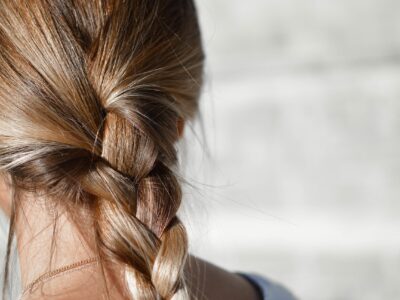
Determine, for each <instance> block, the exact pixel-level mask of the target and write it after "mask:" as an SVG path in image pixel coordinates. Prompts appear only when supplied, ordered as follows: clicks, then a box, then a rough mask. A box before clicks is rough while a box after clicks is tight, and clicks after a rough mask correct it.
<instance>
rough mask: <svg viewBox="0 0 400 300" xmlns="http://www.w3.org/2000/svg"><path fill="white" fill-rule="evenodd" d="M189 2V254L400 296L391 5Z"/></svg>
mask: <svg viewBox="0 0 400 300" xmlns="http://www.w3.org/2000/svg"><path fill="white" fill-rule="evenodd" d="M196 3H197V7H198V11H199V17H200V21H201V26H202V31H203V42H204V46H205V50H206V53H207V67H206V82H205V86H204V90H203V96H202V100H201V101H202V118H203V123H202V124H203V125H204V129H205V135H206V142H204V141H202V139H201V130H200V129H201V127H200V125H201V124H200V123H198V124H196V125H195V128H193V129H194V131H192V130H191V129H190V128H187V130H186V132H185V134H186V138H187V139H186V141H185V142H182V144H181V145H180V147H181V148H180V149H181V154H182V164H183V165H184V170H185V175H186V178H187V180H188V184H186V185H185V194H184V200H185V201H184V205H183V207H182V211H181V214H182V218H183V219H184V222H185V224H186V226H187V228H188V230H189V234H190V239H191V240H190V241H191V251H192V253H194V254H196V255H199V256H200V257H202V258H205V259H208V260H210V261H211V262H213V263H216V264H218V265H220V266H223V267H225V268H227V269H229V270H231V271H246V272H256V273H260V274H263V275H265V276H267V277H269V278H270V279H272V280H276V281H279V282H280V283H282V284H284V285H285V286H286V287H288V288H289V289H290V290H292V291H293V293H294V294H295V295H297V296H298V297H299V299H310V300H347V299H348V300H350V299H351V300H354V299H362V300H378V299H379V300H380V299H400V284H399V283H400V251H399V249H400V224H399V223H400V220H399V217H400V202H399V201H398V199H397V198H398V197H399V196H400V185H399V180H400V159H399V158H398V157H399V156H398V153H399V152H400V142H399V135H400V118H399V113H400V102H399V97H400V18H399V14H398V12H399V11H400V2H399V1H395V0H335V1H326V0H319V1H315V0H314V1H312V0H247V1H239V0H197V1H196ZM205 144H207V145H205ZM205 146H208V148H209V155H206V153H205V151H204V149H205V148H204V147H205ZM0 225H1V226H2V227H3V231H2V232H1V236H0V239H1V243H0V246H1V247H0V248H1V249H0V254H1V255H3V252H4V245H5V241H6V240H5V235H4V234H5V228H6V227H5V226H6V225H7V224H6V220H5V219H4V218H3V217H2V218H1V221H0ZM15 274H16V275H15V277H14V278H15V280H17V281H18V270H17V271H16V273H15ZM15 286H17V285H15Z"/></svg>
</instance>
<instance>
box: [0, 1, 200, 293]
mask: <svg viewBox="0 0 400 300" xmlns="http://www.w3.org/2000/svg"><path fill="white" fill-rule="evenodd" d="M0 6H1V9H0V111H1V112H2V113H1V114H0V171H4V172H7V173H9V174H10V175H11V181H12V183H13V185H14V187H15V191H16V194H17V195H18V192H27V193H33V194H35V195H36V194H41V195H42V192H43V195H45V196H46V199H48V203H50V204H56V205H60V206H62V207H63V208H66V209H67V212H69V213H70V214H71V215H72V216H73V215H74V214H75V215H77V216H78V217H79V216H81V215H80V213H79V212H80V211H81V210H82V208H85V209H86V208H89V212H90V213H89V216H93V226H94V232H95V236H96V247H97V251H98V252H99V254H100V256H101V257H102V258H103V259H105V260H107V261H111V262H115V263H118V264H121V265H122V266H123V267H124V269H125V271H126V280H127V281H128V282H129V283H130V285H131V286H132V289H131V294H132V297H133V298H134V299H140V300H142V299H143V300H147V299H148V300H150V299H151V300H153V299H162V300H164V299H165V300H168V299H188V298H189V294H188V291H187V288H186V285H185V278H184V272H183V269H184V266H185V263H186V260H187V256H188V237H187V233H186V230H185V227H184V225H183V224H182V222H181V221H180V219H179V217H178V216H177V211H178V209H179V207H180V205H181V200H182V191H181V186H180V183H179V180H178V177H177V171H176V170H175V168H176V165H177V160H178V159H177V150H176V148H175V147H176V141H177V139H178V137H179V136H178V132H177V128H176V125H177V121H178V120H182V119H183V120H185V121H190V120H192V119H194V117H195V116H196V113H197V111H198V99H199V96H200V88H201V86H202V76H203V74H202V72H203V61H204V59H205V56H204V53H203V49H202V45H201V36H200V30H199V26H198V21H197V12H196V8H195V6H194V3H193V1H192V0H152V1H148V0H145V1H143V0H94V1H68V0H54V1H44V0H29V1H27V0H17V1H3V2H2V3H1V4H0ZM21 194H22V193H21ZM17 204H18V203H17ZM15 207H16V210H15V215H14V214H13V215H12V216H11V221H12V220H13V219H14V218H15V217H16V215H17V214H18V211H19V209H17V208H18V207H19V206H18V205H16V206H15ZM85 216H86V215H85ZM11 224H14V223H13V222H11ZM78 225H79V224H78ZM10 232H13V231H12V228H11V229H10ZM10 240H11V239H10V238H9V243H8V246H7V247H8V250H9V249H10V247H11V245H10ZM5 268H6V270H7V268H8V261H6V267H5ZM103 271H104V270H103ZM5 274H6V277H5V279H4V281H6V280H7V274H8V273H7V272H6V273H5ZM4 294H5V291H4V290H3V296H4Z"/></svg>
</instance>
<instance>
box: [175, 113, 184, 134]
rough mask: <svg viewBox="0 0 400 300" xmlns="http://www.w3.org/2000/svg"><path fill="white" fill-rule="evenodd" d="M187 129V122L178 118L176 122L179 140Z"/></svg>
mask: <svg viewBox="0 0 400 300" xmlns="http://www.w3.org/2000/svg"><path fill="white" fill-rule="evenodd" d="M184 127H185V120H184V119H183V118H181V117H178V120H177V122H176V129H177V131H178V138H181V137H182V136H183V129H184Z"/></svg>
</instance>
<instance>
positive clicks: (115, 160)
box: [82, 109, 187, 299]
mask: <svg viewBox="0 0 400 300" xmlns="http://www.w3.org/2000/svg"><path fill="white" fill-rule="evenodd" d="M166 111H167V110H166V109H165V110H164V113H163V114H164V116H161V115H159V119H162V118H163V117H164V121H165V122H166V121H168V119H170V120H173V119H171V116H168V114H166V113H165V112H166ZM142 114H143V115H145V113H144V112H142ZM103 126H104V136H103V143H102V153H101V158H100V159H98V160H97V161H96V162H95V165H94V167H93V169H92V170H91V171H90V172H89V174H88V175H87V176H85V177H84V179H83V180H82V186H83V189H84V190H85V191H88V192H89V193H91V194H93V195H95V196H96V197H97V198H98V201H97V204H96V205H97V207H96V212H97V216H96V218H95V222H96V225H95V226H96V227H95V229H96V230H97V233H98V239H99V242H100V244H101V247H100V249H101V250H102V251H103V253H102V254H103V255H104V256H106V257H108V258H109V259H110V260H114V261H119V262H123V263H124V264H125V265H126V266H127V267H128V272H130V273H131V275H133V276H134V278H135V284H136V288H135V291H136V294H135V298H137V299H156V298H157V297H156V296H158V295H159V296H161V298H162V299H171V298H172V297H173V295H174V294H175V293H176V292H177V291H178V289H179V288H181V287H182V284H183V282H182V280H183V278H182V276H183V266H184V264H185V261H186V257H187V237H186V231H185V228H184V226H183V225H182V223H181V221H180V220H179V218H178V217H177V216H176V212H177V210H178V208H179V206H180V202H181V190H180V186H179V183H178V181H177V179H176V177H175V175H174V173H173V171H172V170H171V169H170V168H169V167H168V165H167V163H172V162H173V161H161V160H160V157H167V156H162V155H161V154H160V153H159V151H157V149H158V147H157V145H156V144H155V143H154V142H153V141H152V139H151V138H150V137H149V135H146V134H144V133H143V132H142V131H140V130H138V129H137V128H136V127H134V126H132V123H131V122H129V121H128V120H126V119H124V118H123V117H119V116H118V115H116V114H115V113H107V115H106V117H105V122H104V125H103ZM167 128H168V127H167ZM169 128H173V127H169ZM127 137H133V138H132V140H133V143H132V144H131V145H130V146H131V149H129V151H127V149H126V146H125V144H126V140H127ZM132 140H130V141H132ZM124 147H125V148H124ZM171 147H173V145H171ZM123 148H124V150H125V151H120V149H123ZM171 153H175V152H174V150H172V149H171V150H170V151H169V154H171ZM172 158H173V159H176V156H172V157H170V158H169V159H170V160H171V159H172ZM130 162H131V163H130ZM132 162H134V163H132ZM121 183H122V184H121Z"/></svg>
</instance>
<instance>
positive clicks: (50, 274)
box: [21, 256, 100, 296]
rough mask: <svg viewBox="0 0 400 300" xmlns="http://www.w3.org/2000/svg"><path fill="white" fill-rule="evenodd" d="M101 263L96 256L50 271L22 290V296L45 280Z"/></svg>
mask: <svg viewBox="0 0 400 300" xmlns="http://www.w3.org/2000/svg"><path fill="white" fill-rule="evenodd" d="M99 261H100V257H99V256H94V257H91V258H86V259H83V260H81V261H78V262H74V263H72V264H69V265H66V266H62V267H60V268H57V269H55V270H53V271H49V272H47V273H44V274H42V275H40V276H39V277H37V278H36V279H35V280H33V281H32V282H30V283H29V284H28V285H26V286H25V288H24V289H23V290H22V293H21V296H22V295H24V294H25V293H26V292H27V291H28V290H32V288H33V287H34V286H35V285H36V284H38V283H39V282H43V281H44V280H47V279H50V278H53V277H54V276H56V275H58V274H60V273H63V272H66V271H69V270H72V269H75V268H77V267H84V266H88V265H90V264H94V263H98V262H99Z"/></svg>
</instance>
